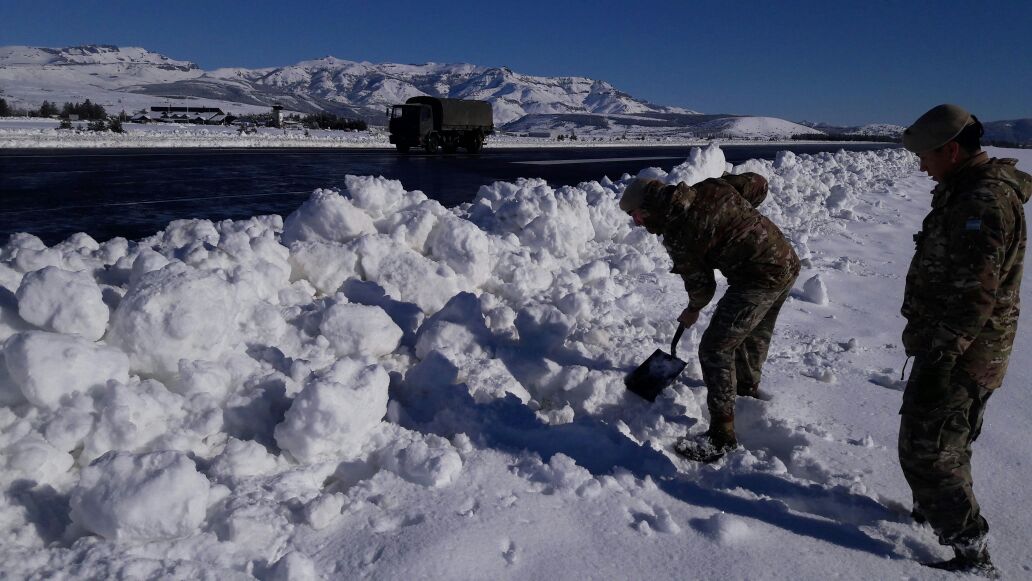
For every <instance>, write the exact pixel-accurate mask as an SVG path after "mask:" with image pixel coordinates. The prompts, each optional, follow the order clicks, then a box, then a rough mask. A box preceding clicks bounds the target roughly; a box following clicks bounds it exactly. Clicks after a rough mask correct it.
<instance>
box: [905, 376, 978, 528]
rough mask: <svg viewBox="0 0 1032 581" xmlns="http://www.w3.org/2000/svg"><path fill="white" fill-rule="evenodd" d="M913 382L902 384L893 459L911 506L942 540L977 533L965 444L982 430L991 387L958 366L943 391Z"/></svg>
mask: <svg viewBox="0 0 1032 581" xmlns="http://www.w3.org/2000/svg"><path fill="white" fill-rule="evenodd" d="M911 377H913V374H911ZM913 385H914V384H913V383H912V382H911V383H908V384H907V389H906V391H905V392H904V393H903V407H902V409H900V423H899V463H900V466H901V467H902V468H903V475H904V476H905V477H906V479H907V483H908V484H910V489H911V490H912V491H913V494H914V512H915V514H919V515H921V516H923V517H924V518H926V519H927V520H928V523H929V524H930V525H932V529H934V530H935V533H936V534H937V535H939V542H940V543H942V544H944V545H957V544H963V543H964V542H965V541H968V540H971V539H977V538H980V537H983V536H984V535H985V534H986V533H987V532H988V530H989V523H987V522H986V520H985V519H984V518H982V515H981V511H980V509H979V506H978V501H977V500H975V491H974V489H973V483H972V480H971V444H972V443H973V442H974V441H975V440H976V439H977V438H978V435H979V433H981V431H982V414H983V413H984V411H985V403H986V401H987V400H988V399H989V396H990V395H991V394H992V393H993V392H992V390H989V389H986V388H984V387H982V386H980V385H978V384H977V383H976V382H975V381H973V380H972V379H971V378H970V376H969V375H968V374H967V373H965V372H963V371H959V370H957V371H954V373H953V376H952V377H951V378H950V386H949V390H948V391H947V393H942V394H931V395H930V396H929V395H928V394H919V393H916V391H917V390H916V389H915V388H914V387H913Z"/></svg>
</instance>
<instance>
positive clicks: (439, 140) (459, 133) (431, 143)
mask: <svg viewBox="0 0 1032 581" xmlns="http://www.w3.org/2000/svg"><path fill="white" fill-rule="evenodd" d="M387 117H388V119H389V121H388V128H389V129H390V132H391V136H390V141H391V143H393V144H394V145H395V146H396V147H397V148H398V151H399V152H401V153H407V152H408V151H409V150H410V149H411V148H413V147H422V148H423V149H425V150H426V152H427V153H437V152H438V151H440V150H441V149H443V150H444V151H445V152H447V153H454V152H455V151H456V150H458V148H460V147H463V148H465V149H466V151H468V152H470V153H477V152H479V151H480V150H481V149H483V147H484V138H485V137H487V136H488V135H491V134H492V133H494V117H493V112H492V110H491V103H488V102H487V101H474V100H471V99H438V98H437V97H427V96H420V97H412V98H411V99H409V100H408V101H405V104H404V105H392V106H390V107H388V108H387Z"/></svg>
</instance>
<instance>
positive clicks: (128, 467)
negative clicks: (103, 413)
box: [71, 451, 210, 541]
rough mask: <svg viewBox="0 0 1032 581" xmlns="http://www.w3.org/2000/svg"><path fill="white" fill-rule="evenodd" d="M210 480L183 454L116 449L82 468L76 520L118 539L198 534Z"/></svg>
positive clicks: (74, 500)
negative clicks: (141, 452) (138, 452)
mask: <svg viewBox="0 0 1032 581" xmlns="http://www.w3.org/2000/svg"><path fill="white" fill-rule="evenodd" d="M209 490H210V485H209V483H208V480H207V479H206V478H205V477H204V476H203V475H201V474H200V473H198V472H197V468H196V466H194V463H193V462H192V461H191V460H190V459H189V458H188V457H187V456H186V455H185V454H182V453H180V452H167V451H166V452H153V453H150V454H139V455H137V454H131V453H126V452H111V453H108V454H105V455H104V456H101V457H100V458H98V459H97V460H96V461H95V462H93V463H92V464H90V465H89V466H87V467H86V468H84V469H83V470H82V473H81V475H80V479H79V484H78V485H77V486H76V487H75V488H74V489H73V490H72V497H71V506H72V520H73V521H75V522H76V523H78V524H79V525H81V526H82V527H83V528H85V529H86V530H88V531H91V532H93V533H96V534H98V535H100V536H102V537H104V538H107V539H113V540H118V541H154V540H161V539H173V538H177V537H183V536H186V535H190V534H193V533H194V532H196V531H197V528H198V527H199V526H200V525H201V523H202V522H203V521H204V517H205V510H206V508H207V505H208V492H209Z"/></svg>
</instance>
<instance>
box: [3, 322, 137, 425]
mask: <svg viewBox="0 0 1032 581" xmlns="http://www.w3.org/2000/svg"><path fill="white" fill-rule="evenodd" d="M3 353H4V361H5V362H6V364H7V371H8V373H9V374H10V376H11V379H12V380H13V381H14V383H15V384H16V385H17V386H18V388H19V389H20V390H21V392H22V394H23V395H24V396H25V399H27V400H29V402H30V403H32V404H33V405H35V406H39V407H41V408H44V409H54V408H57V407H58V406H59V405H60V404H61V400H62V398H64V397H65V396H68V395H71V394H75V393H86V392H87V391H89V390H90V389H92V388H95V387H100V386H104V385H106V384H107V382H108V381H110V380H116V381H121V382H126V381H128V380H129V359H128V358H127V357H126V356H125V353H122V352H121V351H119V350H117V349H113V348H110V347H105V346H101V345H96V344H94V343H92V342H90V341H87V340H85V339H82V338H79V337H75V336H70V335H58V334H56V333H46V332H43V331H29V332H26V333H19V334H17V335H14V336H13V337H11V338H10V339H9V340H8V341H7V344H6V347H5V349H4V352H3Z"/></svg>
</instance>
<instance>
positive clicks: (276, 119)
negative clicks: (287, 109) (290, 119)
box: [271, 105, 283, 127]
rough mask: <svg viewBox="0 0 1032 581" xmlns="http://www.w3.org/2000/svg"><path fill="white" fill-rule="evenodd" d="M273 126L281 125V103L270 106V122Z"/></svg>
mask: <svg viewBox="0 0 1032 581" xmlns="http://www.w3.org/2000/svg"><path fill="white" fill-rule="evenodd" d="M271 125H272V126H273V127H283V105H273V106H272V123H271Z"/></svg>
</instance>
